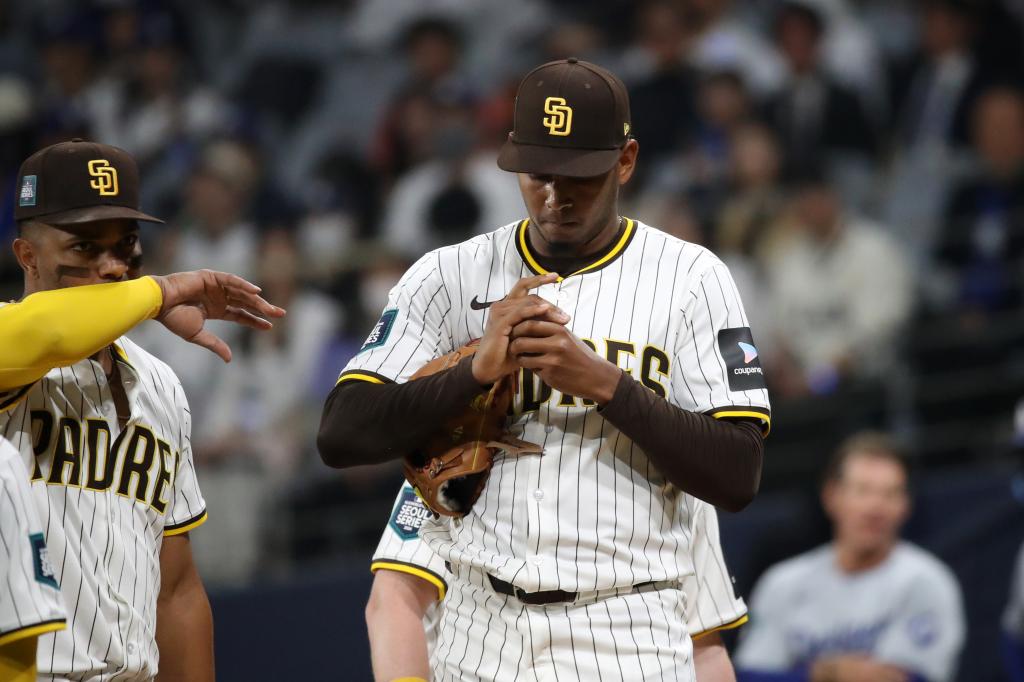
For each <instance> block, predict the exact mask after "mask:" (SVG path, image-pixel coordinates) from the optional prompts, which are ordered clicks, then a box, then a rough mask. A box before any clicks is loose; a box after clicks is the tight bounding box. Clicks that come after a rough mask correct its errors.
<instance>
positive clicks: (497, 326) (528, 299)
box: [473, 272, 569, 385]
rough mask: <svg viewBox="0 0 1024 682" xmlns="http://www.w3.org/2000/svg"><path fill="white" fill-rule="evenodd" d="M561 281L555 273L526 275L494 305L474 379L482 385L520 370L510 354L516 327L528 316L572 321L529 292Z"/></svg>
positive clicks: (475, 359) (474, 360)
mask: <svg viewBox="0 0 1024 682" xmlns="http://www.w3.org/2000/svg"><path fill="white" fill-rule="evenodd" d="M557 280H558V275H557V274H555V273H553V272H551V273H548V274H546V275H536V276H533V277H524V278H522V279H521V280H519V281H518V282H516V283H515V284H514V285H513V286H512V289H511V290H510V291H509V292H508V295H507V296H506V297H505V298H503V299H501V300H500V301H496V302H495V303H492V304H491V307H490V310H489V313H488V316H487V324H486V325H485V326H484V335H483V337H481V339H480V345H479V347H478V348H477V351H476V354H475V355H473V378H475V379H476V380H477V381H478V382H479V383H480V384H483V385H486V384H492V383H494V382H495V381H497V380H498V379H500V378H502V377H503V376H507V375H509V374H511V373H512V372H515V371H517V370H518V369H519V365H518V364H516V359H515V357H514V356H513V355H511V354H510V353H509V343H510V341H511V339H510V336H511V334H512V328H513V327H515V326H516V325H517V324H519V323H520V322H522V321H523V320H528V319H541V320H547V321H548V322H554V323H556V324H566V323H567V322H568V321H569V316H568V315H566V314H565V313H564V312H563V311H562V310H560V309H559V308H557V307H556V306H555V305H553V304H552V303H549V302H548V301H545V300H544V299H542V298H541V297H540V296H536V295H534V294H530V293H529V291H530V289H536V288H537V287H539V286H542V285H544V284H551V283H552V282H555V281H557Z"/></svg>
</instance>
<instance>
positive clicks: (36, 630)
mask: <svg viewBox="0 0 1024 682" xmlns="http://www.w3.org/2000/svg"><path fill="white" fill-rule="evenodd" d="M66 627H67V621H66V620H65V619H64V618H54V619H53V620H46V621H43V622H42V623H35V624H33V625H25V626H24V627H20V628H18V629H16V630H11V631H10V632H4V633H2V634H0V646H4V645H6V644H10V643H11V642H17V641H19V640H22V639H25V638H26V637H38V636H39V635H45V634H46V633H47V632H56V631H57V630H63V629H64V628H66Z"/></svg>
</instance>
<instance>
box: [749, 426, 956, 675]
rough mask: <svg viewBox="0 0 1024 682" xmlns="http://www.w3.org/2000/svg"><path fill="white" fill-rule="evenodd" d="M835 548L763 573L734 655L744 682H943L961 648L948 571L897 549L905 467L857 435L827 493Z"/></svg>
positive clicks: (879, 441)
mask: <svg viewBox="0 0 1024 682" xmlns="http://www.w3.org/2000/svg"><path fill="white" fill-rule="evenodd" d="M822 498H823V501H824V504H825V509H826V511H827V512H828V514H829V516H830V517H831V519H832V522H833V526H834V535H835V539H834V541H833V542H832V543H831V544H829V545H825V546H823V547H819V548H818V549H814V550H811V551H810V552H807V553H806V554H802V555H800V556H797V557H795V558H793V559H789V560H787V561H784V562H782V563H780V564H778V565H777V566H774V567H772V568H770V569H769V570H768V572H767V573H765V575H764V576H763V577H762V578H761V580H760V581H759V582H758V584H757V586H756V587H755V589H754V592H753V597H752V598H751V604H750V612H751V624H750V626H749V627H748V628H746V629H745V631H744V637H743V638H742V639H741V642H740V647H739V649H738V650H737V652H736V666H737V668H738V669H739V678H740V680H741V681H742V680H745V679H748V680H756V681H757V682H772V681H775V682H790V681H792V682H796V681H797V680H803V681H806V680H810V681H812V682H859V681H860V680H872V681H877V682H910V681H911V680H915V681H918V682H921V681H925V680H926V681H927V682H948V681H949V680H952V679H953V675H954V674H955V672H956V662H957V657H958V655H959V653H960V649H961V647H962V646H963V642H964V629H965V627H964V614H963V605H962V600H961V597H960V589H959V587H958V585H957V582H956V578H955V577H954V576H953V573H952V571H950V570H949V568H947V567H946V566H945V565H944V564H942V563H941V562H940V561H939V560H938V559H937V558H935V557H934V556H932V555H931V554H928V553H927V552H925V551H924V550H923V549H920V548H919V547H916V546H914V545H911V544H910V543H907V542H901V541H900V540H899V529H900V527H901V526H902V525H903V522H904V521H905V520H906V517H907V514H908V513H909V510H910V498H909V495H908V493H907V469H906V465H905V463H904V462H903V460H902V459H901V457H900V455H899V454H898V453H897V451H896V450H895V448H894V447H893V445H892V443H891V442H890V441H889V440H888V439H887V438H885V437H884V436H881V435H879V434H872V433H864V434H858V435H856V436H853V437H851V439H850V440H848V441H847V442H846V443H844V444H843V445H842V446H841V447H840V448H839V450H838V451H837V454H836V455H835V456H834V457H833V459H832V462H831V463H830V465H829V469H828V475H827V479H826V484H825V489H824V493H823V496H822Z"/></svg>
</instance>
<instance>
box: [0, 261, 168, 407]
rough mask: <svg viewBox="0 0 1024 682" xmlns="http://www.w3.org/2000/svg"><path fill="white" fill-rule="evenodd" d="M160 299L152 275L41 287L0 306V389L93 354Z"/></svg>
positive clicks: (151, 312)
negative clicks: (114, 280) (50, 287)
mask: <svg viewBox="0 0 1024 682" xmlns="http://www.w3.org/2000/svg"><path fill="white" fill-rule="evenodd" d="M162 305H163V294H162V293H161V291H160V285H159V284H157V283H156V280H154V279H153V278H152V277H141V278H139V279H135V280H131V281H128V282H112V283H110V284H93V285H89V286H82V287H71V288H68V289H55V290H53V291H40V292H38V293H35V294H32V295H31V296H26V297H25V298H24V299H23V300H22V301H20V302H19V303H12V304H10V305H5V306H2V307H0V391H9V390H11V389H14V388H18V387H20V386H26V385H28V384H31V383H32V382H34V381H37V380H38V379H40V378H41V377H43V376H44V375H45V374H46V373H47V372H49V371H50V370H51V369H53V368H54V367H67V366H69V365H73V364H75V363H76V362H78V361H79V360H82V359H84V358H87V357H89V356H90V355H93V354H94V353H96V352H97V351H99V350H100V349H102V348H103V347H105V346H107V345H108V344H110V343H113V342H114V341H115V340H116V339H117V338H118V337H120V336H121V335H123V334H124V333H125V332H127V331H128V330H129V329H131V328H132V327H134V326H135V325H137V324H138V323H139V322H142V321H143V320H148V319H150V318H152V317H155V316H156V315H157V313H159V312H160V307H161V306H162Z"/></svg>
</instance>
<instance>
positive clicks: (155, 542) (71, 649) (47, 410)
mask: <svg viewBox="0 0 1024 682" xmlns="http://www.w3.org/2000/svg"><path fill="white" fill-rule="evenodd" d="M115 348H116V350H117V353H116V355H117V358H116V360H115V361H116V362H117V363H118V365H119V367H118V368H119V371H120V373H121V378H122V382H123V384H124V387H125V392H126V393H127V395H128V401H129V404H130V407H131V418H130V419H129V420H128V422H127V424H126V426H125V428H124V429H122V428H121V427H120V425H119V423H118V419H117V413H116V407H115V405H114V400H113V396H112V394H111V391H110V386H109V384H108V380H107V377H106V375H105V374H104V372H103V368H102V367H101V366H100V364H99V363H98V362H95V361H93V360H88V359H86V360H82V361H80V362H77V363H75V364H74V365H71V366H70V367H64V368H56V369H53V370H51V371H50V372H49V373H48V374H47V375H46V376H44V377H43V378H42V379H40V380H39V381H37V382H36V383H34V384H31V385H30V386H27V387H24V388H22V389H19V390H16V391H11V392H8V393H0V409H2V410H3V412H0V436H3V437H4V438H7V439H8V440H9V441H10V442H11V443H12V444H13V445H14V446H15V447H16V448H17V449H18V451H19V453H20V454H21V457H22V460H23V461H24V463H25V467H26V469H28V470H29V471H31V480H32V492H33V496H34V498H35V502H36V508H37V509H38V510H39V515H40V519H41V520H42V523H43V527H44V531H45V534H46V544H47V546H48V547H49V554H50V559H51V561H52V563H53V566H54V571H55V573H56V577H57V580H58V582H59V583H60V586H61V591H62V592H63V594H64V601H65V604H66V606H67V612H68V615H69V616H70V617H71V623H70V627H69V628H68V629H67V630H64V631H62V632H57V633H54V634H49V635H44V636H43V637H41V638H40V639H39V648H38V652H39V653H38V665H39V673H40V679H41V680H50V679H61V678H65V677H67V678H71V679H74V680H149V679H152V678H153V677H154V676H155V675H156V673H157V664H158V660H159V654H158V651H157V646H156V639H155V634H156V602H157V595H158V594H159V592H160V547H161V545H162V542H163V537H164V536H165V535H173V534H178V533H183V532H186V531H188V530H189V529H191V528H193V527H195V526H198V525H199V524H200V523H202V522H203V521H205V520H206V503H205V501H204V500H203V497H202V494H201V493H200V491H199V486H198V482H197V480H196V472H195V467H194V465H193V462H192V448H191V442H190V431H191V426H192V425H191V416H190V414H189V410H188V403H187V401H186V400H185V394H184V391H183V390H182V388H181V384H180V382H179V381H178V378H177V377H176V376H175V374H174V372H173V371H172V370H171V369H170V367H168V366H167V365H166V364H164V363H163V362H161V361H160V360H158V359H157V358H155V357H153V356H152V355H150V354H149V353H147V352H146V351H144V350H143V349H142V348H140V347H139V346H138V345H136V344H135V343H134V342H132V341H131V340H129V339H127V338H125V337H122V338H120V339H118V341H117V342H116V344H115Z"/></svg>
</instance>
